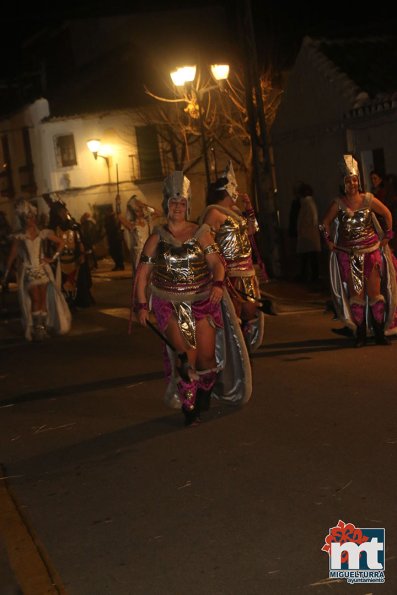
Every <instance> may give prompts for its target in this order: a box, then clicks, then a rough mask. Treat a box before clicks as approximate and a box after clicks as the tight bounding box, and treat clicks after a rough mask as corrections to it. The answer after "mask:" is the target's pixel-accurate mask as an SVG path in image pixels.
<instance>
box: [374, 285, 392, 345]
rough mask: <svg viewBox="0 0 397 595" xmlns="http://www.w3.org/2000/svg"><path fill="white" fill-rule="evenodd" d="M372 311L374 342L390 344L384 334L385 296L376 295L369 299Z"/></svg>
mask: <svg viewBox="0 0 397 595" xmlns="http://www.w3.org/2000/svg"><path fill="white" fill-rule="evenodd" d="M369 305H370V306H371V313H372V326H373V327H374V335H375V343H376V344H377V345H391V341H390V339H389V338H388V337H386V336H385V298H384V297H383V295H377V296H376V297H375V298H374V299H373V300H371V301H370V303H369Z"/></svg>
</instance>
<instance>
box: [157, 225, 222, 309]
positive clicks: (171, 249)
mask: <svg viewBox="0 0 397 595" xmlns="http://www.w3.org/2000/svg"><path fill="white" fill-rule="evenodd" d="M158 232H159V234H160V241H159V243H158V246H157V252H156V258H155V266H154V268H153V273H152V285H153V287H155V288H158V289H161V290H164V291H171V292H173V293H176V294H178V295H181V297H183V296H184V295H185V294H192V293H193V294H194V293H202V292H203V291H205V290H206V289H207V287H208V285H209V283H210V282H211V272H210V270H209V268H208V265H207V261H206V259H205V255H204V251H203V249H202V247H201V246H200V243H199V241H198V235H199V234H198V232H196V234H195V235H194V236H193V237H192V238H190V239H189V240H187V241H186V242H183V243H181V242H178V240H176V239H175V238H174V237H173V236H172V235H171V234H170V233H169V232H168V231H167V230H165V229H164V228H161V227H160V228H158Z"/></svg>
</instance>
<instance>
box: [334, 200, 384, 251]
mask: <svg viewBox="0 0 397 595" xmlns="http://www.w3.org/2000/svg"><path fill="white" fill-rule="evenodd" d="M371 198H372V197H371V195H368V194H367V195H366V198H365V200H364V205H363V207H362V208H360V209H357V210H356V211H351V210H350V209H349V208H348V207H347V206H346V205H345V204H343V202H342V201H339V210H338V215H337V220H338V223H339V226H338V244H339V245H340V246H344V247H347V248H357V249H359V248H363V247H369V246H371V245H372V244H376V243H377V242H379V238H378V236H377V234H376V231H375V226H374V222H373V219H372V212H371V209H370V204H371Z"/></svg>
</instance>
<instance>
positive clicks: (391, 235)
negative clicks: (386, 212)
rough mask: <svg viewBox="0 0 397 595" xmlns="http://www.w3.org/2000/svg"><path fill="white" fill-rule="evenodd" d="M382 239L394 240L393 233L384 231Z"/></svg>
mask: <svg viewBox="0 0 397 595" xmlns="http://www.w3.org/2000/svg"><path fill="white" fill-rule="evenodd" d="M383 237H384V238H386V240H392V239H393V238H394V231H393V230H392V229H386V231H385V233H384V236H383Z"/></svg>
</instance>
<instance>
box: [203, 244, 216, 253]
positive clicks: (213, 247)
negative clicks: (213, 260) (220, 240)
mask: <svg viewBox="0 0 397 595" xmlns="http://www.w3.org/2000/svg"><path fill="white" fill-rule="evenodd" d="M216 252H217V253H219V246H218V244H216V243H215V242H214V243H213V244H208V246H206V247H205V248H204V254H214V253H216Z"/></svg>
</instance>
